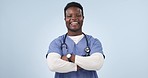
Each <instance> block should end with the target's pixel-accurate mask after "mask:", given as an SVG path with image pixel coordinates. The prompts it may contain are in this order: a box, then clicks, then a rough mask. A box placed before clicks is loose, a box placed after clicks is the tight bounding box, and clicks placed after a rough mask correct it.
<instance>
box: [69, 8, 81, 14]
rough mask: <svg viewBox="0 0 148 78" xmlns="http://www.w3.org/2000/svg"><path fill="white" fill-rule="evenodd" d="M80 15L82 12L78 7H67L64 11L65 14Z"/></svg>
mask: <svg viewBox="0 0 148 78" xmlns="http://www.w3.org/2000/svg"><path fill="white" fill-rule="evenodd" d="M74 12H75V13H82V10H81V9H80V8H78V7H69V8H68V9H67V10H66V13H74Z"/></svg>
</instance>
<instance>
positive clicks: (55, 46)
mask: <svg viewBox="0 0 148 78" xmlns="http://www.w3.org/2000/svg"><path fill="white" fill-rule="evenodd" d="M51 52H56V53H58V54H60V55H62V51H61V42H60V40H59V39H55V40H53V41H52V42H51V43H50V45H49V49H48V52H47V54H49V53H51Z"/></svg>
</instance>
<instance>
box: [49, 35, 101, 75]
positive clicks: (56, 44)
mask: <svg viewBox="0 0 148 78" xmlns="http://www.w3.org/2000/svg"><path fill="white" fill-rule="evenodd" d="M64 37H65V34H64V35H62V36H60V37H58V38H56V39H55V40H53V41H52V42H51V44H50V45H49V50H48V53H50V52H56V53H58V54H60V55H61V56H63V55H66V54H67V53H71V54H75V55H80V56H84V55H85V54H86V52H85V50H84V49H85V48H86V47H87V42H86V39H85V36H84V37H83V38H82V39H81V40H80V41H79V42H78V43H77V44H75V43H74V41H73V40H72V39H71V38H69V37H68V36H67V37H66V39H65V43H66V45H67V49H66V48H65V47H62V46H63V45H62V43H63V40H64ZM86 37H87V40H88V45H89V47H90V50H91V51H90V55H91V54H93V53H95V52H100V53H102V54H103V51H102V45H101V43H100V41H99V40H98V39H96V38H93V37H92V36H90V35H86ZM55 78H98V76H97V73H96V71H94V70H91V71H90V70H85V69H80V70H78V71H73V72H69V73H58V72H55Z"/></svg>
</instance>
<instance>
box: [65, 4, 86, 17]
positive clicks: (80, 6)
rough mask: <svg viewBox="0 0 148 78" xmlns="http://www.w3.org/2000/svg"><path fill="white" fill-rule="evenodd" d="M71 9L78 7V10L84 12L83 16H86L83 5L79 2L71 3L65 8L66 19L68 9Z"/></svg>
mask: <svg viewBox="0 0 148 78" xmlns="http://www.w3.org/2000/svg"><path fill="white" fill-rule="evenodd" d="M70 7H78V8H80V9H81V10H82V16H83V15H84V13H83V7H82V5H81V4H80V3H78V2H70V3H68V4H67V5H66V6H65V8H64V16H65V17H66V10H67V9H68V8H70Z"/></svg>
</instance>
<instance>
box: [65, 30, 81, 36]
mask: <svg viewBox="0 0 148 78" xmlns="http://www.w3.org/2000/svg"><path fill="white" fill-rule="evenodd" d="M81 34H83V32H82V31H81V32H70V31H68V33H67V35H69V36H77V35H81Z"/></svg>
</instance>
